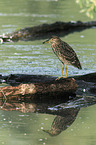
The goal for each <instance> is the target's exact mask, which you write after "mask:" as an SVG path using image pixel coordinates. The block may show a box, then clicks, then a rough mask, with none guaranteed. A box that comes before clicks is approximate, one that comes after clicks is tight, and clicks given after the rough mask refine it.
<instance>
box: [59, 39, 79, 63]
mask: <svg viewBox="0 0 96 145" xmlns="http://www.w3.org/2000/svg"><path fill="white" fill-rule="evenodd" d="M59 48H60V54H61V56H62V57H63V58H65V59H66V60H67V61H70V62H74V60H75V59H76V58H77V55H76V53H75V51H74V50H73V49H72V47H71V46H70V45H68V44H67V43H66V42H63V41H62V43H61V44H59Z"/></svg>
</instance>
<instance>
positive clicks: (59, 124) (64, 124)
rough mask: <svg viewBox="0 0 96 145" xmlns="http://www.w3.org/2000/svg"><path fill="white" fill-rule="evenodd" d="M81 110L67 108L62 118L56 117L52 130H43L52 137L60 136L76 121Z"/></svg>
mask: <svg viewBox="0 0 96 145" xmlns="http://www.w3.org/2000/svg"><path fill="white" fill-rule="evenodd" d="M79 110H80V108H67V109H64V110H63V115H62V116H56V118H55V119H54V121H53V123H52V125H51V129H50V130H43V131H44V132H46V133H48V134H49V135H51V136H56V135H59V134H60V133H61V132H62V131H64V130H66V129H67V128H68V127H69V126H70V125H71V124H72V123H73V122H74V121H75V119H76V116H77V114H78V112H79Z"/></svg>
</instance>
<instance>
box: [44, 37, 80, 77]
mask: <svg viewBox="0 0 96 145" xmlns="http://www.w3.org/2000/svg"><path fill="white" fill-rule="evenodd" d="M44 43H51V44H52V49H53V52H54V53H55V54H56V55H57V57H58V58H59V60H60V61H61V62H62V63H63V65H62V73H61V77H63V71H64V65H65V71H66V77H67V64H68V65H73V66H75V67H77V68H78V69H82V67H81V64H80V61H79V59H78V57H77V55H76V53H75V51H74V50H73V49H72V47H71V46H70V45H68V44H67V43H66V42H64V41H62V40H61V39H60V38H59V37H58V36H53V37H51V39H49V40H46V41H44V42H43V44H44ZM61 77H60V78H61Z"/></svg>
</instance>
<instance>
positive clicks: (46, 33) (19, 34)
mask: <svg viewBox="0 0 96 145" xmlns="http://www.w3.org/2000/svg"><path fill="white" fill-rule="evenodd" d="M95 26H96V21H90V22H81V21H76V22H75V21H69V22H60V21H57V22H55V23H51V24H42V25H38V26H33V27H26V28H23V29H20V30H18V31H15V32H13V33H11V34H6V35H4V34H3V35H0V40H1V43H3V42H12V41H18V40H23V41H33V40H40V39H46V38H48V37H50V36H52V35H58V36H59V37H61V36H66V35H68V34H70V33H73V32H77V31H79V32H80V31H82V30H84V29H88V28H92V27H95Z"/></svg>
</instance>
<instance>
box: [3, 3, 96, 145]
mask: <svg viewBox="0 0 96 145" xmlns="http://www.w3.org/2000/svg"><path fill="white" fill-rule="evenodd" d="M78 18H79V20H82V21H88V20H90V19H89V18H87V17H86V16H85V15H84V14H80V13H79V6H77V5H76V3H75V1H72V2H71V3H70V1H68V0H64V1H58V0H27V1H26V0H17V1H15V0H14V1H12V0H5V1H2V2H0V34H3V33H10V32H13V31H15V30H16V29H20V28H25V27H28V26H35V25H39V24H42V23H52V22H55V21H71V20H72V21H76V20H78ZM94 19H95V18H94ZM94 32H95V28H92V29H87V30H84V31H82V32H75V33H72V34H70V35H68V36H66V37H63V38H62V40H64V41H66V42H67V43H69V44H70V45H71V46H72V47H73V48H74V50H75V51H76V53H77V54H78V57H79V59H80V61H81V63H82V66H83V69H82V70H80V71H78V69H76V68H73V67H71V66H69V67H68V74H69V75H78V74H85V73H89V72H95V71H96V40H95V38H96V33H94ZM43 41H44V40H40V41H33V42H17V43H9V44H3V45H0V73H1V74H3V75H7V74H13V73H14V74H18V73H20V74H22V73H23V74H25V73H26V74H35V75H36V74H43V75H55V76H59V75H60V74H61V62H60V61H59V60H58V59H57V57H56V56H55V55H54V53H53V52H52V49H51V47H50V45H47V46H45V45H42V42H43ZM82 101H83V100H82ZM82 101H81V100H79V101H73V102H69V103H67V104H57V105H56V106H54V107H53V106H51V107H50V106H49V108H48V109H49V110H47V112H46V110H44V106H43V109H42V111H41V110H40V108H38V110H36V112H35V113H32V112H28V113H24V112H19V111H0V144H1V145H3V144H5V145H9V144H10V145H13V144H14V145H15V144H18V145H22V144H23V145H33V144H34V145H38V144H43V145H45V144H47V145H65V144H66V145H77V144H78V145H81V144H82V145H83V144H84V145H88V144H90V145H91V144H92V145H95V144H96V113H95V110H96V105H93V106H90V107H88V106H89V105H92V104H95V100H94V101H93V100H92V102H91V104H90V102H89V103H86V100H85V104H82ZM72 103H73V106H72ZM78 103H79V104H78ZM83 103H84V102H83ZM70 104H71V105H70ZM74 104H75V105H74ZM82 106H83V107H85V106H87V107H86V108H81V107H82ZM56 107H57V108H58V109H57V111H56ZM80 108H81V109H80ZM79 109H80V110H79ZM17 110H18V109H17ZM40 111H41V112H40ZM54 111H55V113H54ZM60 111H61V113H60ZM33 112H34V108H33ZM37 112H39V113H37ZM49 112H51V113H49ZM58 112H59V113H58ZM46 113H47V114H46ZM61 114H62V115H61ZM44 131H45V132H44ZM46 132H47V133H46ZM49 134H50V135H51V136H50V135H49ZM52 135H53V136H54V135H57V136H56V137H55V136H54V137H52Z"/></svg>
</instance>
